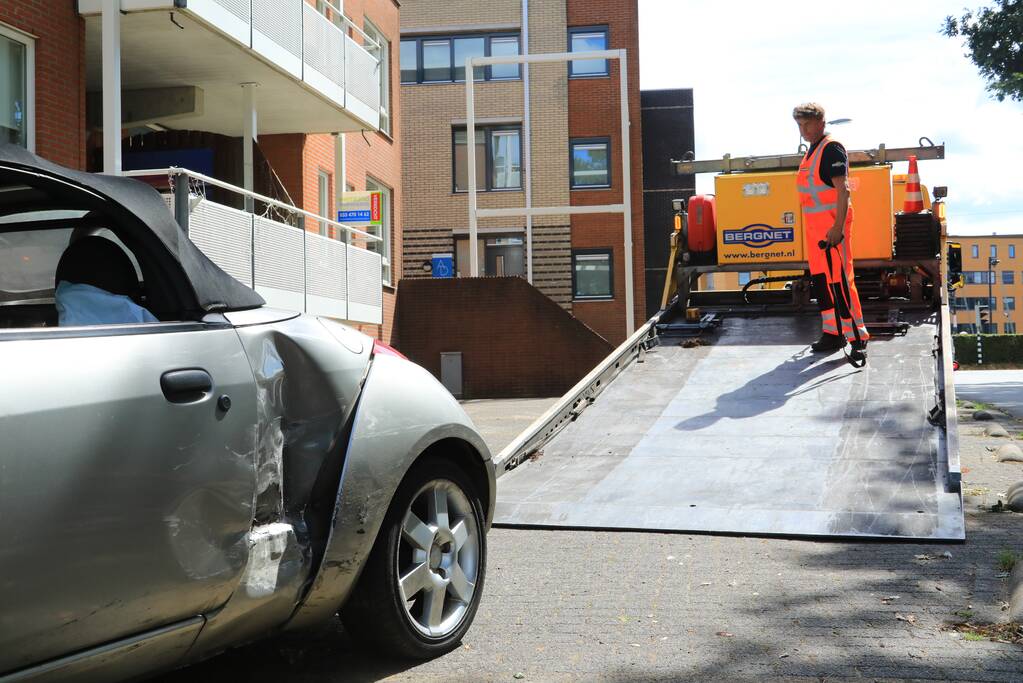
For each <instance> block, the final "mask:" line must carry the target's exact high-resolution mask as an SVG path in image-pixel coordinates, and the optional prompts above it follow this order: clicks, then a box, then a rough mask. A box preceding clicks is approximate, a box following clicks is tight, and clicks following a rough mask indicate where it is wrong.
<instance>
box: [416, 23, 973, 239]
mask: <svg viewBox="0 0 1023 683" xmlns="http://www.w3.org/2000/svg"><path fill="white" fill-rule="evenodd" d="M418 79H419V43H418V42H417V41H415V40H403V41H401V82H402V83H416V82H418ZM973 250H974V251H977V247H976V246H974V247H973ZM974 256H976V254H974Z"/></svg>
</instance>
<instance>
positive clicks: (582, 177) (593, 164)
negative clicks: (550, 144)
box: [569, 138, 611, 189]
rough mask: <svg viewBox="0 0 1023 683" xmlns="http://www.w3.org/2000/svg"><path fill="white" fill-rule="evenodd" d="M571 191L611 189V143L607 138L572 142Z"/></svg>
mask: <svg viewBox="0 0 1023 683" xmlns="http://www.w3.org/2000/svg"><path fill="white" fill-rule="evenodd" d="M569 147H570V150H571V159H570V163H571V170H572V180H571V182H572V189H578V188H586V187H611V141H610V140H609V139H608V138H587V139H583V140H572V141H571V143H570V145H569Z"/></svg>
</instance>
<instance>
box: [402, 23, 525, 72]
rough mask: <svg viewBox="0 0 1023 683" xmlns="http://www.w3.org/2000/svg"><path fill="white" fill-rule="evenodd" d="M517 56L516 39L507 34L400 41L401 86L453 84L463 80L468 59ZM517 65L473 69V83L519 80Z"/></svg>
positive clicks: (477, 34) (516, 35) (514, 35)
mask: <svg viewBox="0 0 1023 683" xmlns="http://www.w3.org/2000/svg"><path fill="white" fill-rule="evenodd" d="M517 54H519V36H518V34H511V33H498V34H492V33H474V34H469V35H462V36H427V37H424V38H406V39H405V40H402V41H401V82H402V83H457V82H460V81H464V80H465V60H466V59H468V58H469V57H506V56H510V55H517ZM519 77H520V76H519V65H518V64H495V65H494V66H490V67H482V66H477V67H474V69H473V79H474V80H477V81H484V80H486V81H491V80H494V81H496V80H508V79H517V78H519Z"/></svg>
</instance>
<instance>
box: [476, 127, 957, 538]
mask: <svg viewBox="0 0 1023 683" xmlns="http://www.w3.org/2000/svg"><path fill="white" fill-rule="evenodd" d="M944 153H945V149H944V145H934V144H933V143H931V142H930V141H929V140H927V139H926V138H921V139H920V141H919V144H918V145H917V146H915V147H904V148H886V147H885V146H884V145H879V146H878V147H877V148H875V149H870V150H854V151H850V152H849V153H848V154H849V162H850V172H849V177H850V191H851V198H852V202H853V206H854V207H855V211H856V218H855V222H854V224H853V228H852V230H853V236H854V237H853V240H852V242H853V253H854V257H855V277H856V283H857V287H858V289H859V292H860V298H861V302H862V306H863V310H864V317H865V321H866V324H867V327H868V330H869V331H870V334H871V341H870V344H869V352H868V362H867V364H866V366H865V367H863V368H855V367H851V366H850V365H849V364H847V363H846V359H845V358H844V357H843V355H842V353H840V352H836V353H834V354H831V355H828V356H821V355H815V354H813V353H812V352H811V351H810V349H809V343H810V342H811V341H813V340H815V339H816V338H817V336H818V334H819V333H820V315H819V313H818V310H819V309H818V306H817V305H816V302H814V301H813V299H812V298H811V289H810V287H809V286H808V283H809V277H808V275H807V272H806V269H807V265H806V259H805V256H804V249H805V248H806V247H805V245H804V240H803V234H802V224H803V220H802V214H801V211H800V208H799V201H798V197H797V191H796V187H795V176H796V169H797V168H798V166H799V162H800V160H801V158H802V154H789V155H777V156H765V157H738V158H732V157H731V156H727V155H726V156H725V157H723V158H721V159H712V160H707V161H694V160H692V157H691V155H688V158H687V159H684V160H681V161H677V162H673V163H674V165H675V170H676V172H677V173H679V174H690V173H715V174H716V176H715V179H714V180H715V195H716V196H715V197H714V198H709V197H699V198H698V199H691V200H690V201H689V203H688V206H686V205H685V204H684V203H683V202H682V201H681V200H677V203H676V207H675V208H676V210H677V215H676V220H675V229H674V230H673V231H672V232H671V234H670V239H671V245H672V249H671V259H670V263H669V264H668V276H667V278H666V282H665V287H664V297H663V301H662V304H663V308H662V310H661V311H660V312H658V313H657V314H656V315H655V316H653V317H652V318H651V319H650V320H648V321H647V322H646V324H644V325H643V326H641V327H640V328H639V329H638V330H636V332H635V334H633V335H632V336H631V337H630V338H629V339H627V340H626V341H625V342H624V343H622V344H621V345H620V346H619V347H618V348H616V349H615V350H614V351H613V352H612V353H611V354H610V355H609V356H608V357H607V358H605V359H604V360H603V362H601V363H600V364H599V365H598V366H597V367H595V368H594V369H593V370H592V371H591V372H590V373H589V374H588V375H587V376H586V377H584V378H583V379H582V380H580V381H579V382H578V383H577V384H576V385H575V386H574V387H573V388H572V389H571V390H570V391H569V392H568V393H566V394H565V395H564V396H563V397H561V398H560V399H559V400H558V401H557V402H556V403H555V404H554V405H553V406H552V407H551V408H550V409H549V410H548V411H547V412H546V413H545V414H544V415H542V416H541V417H540V418H539V419H537V420H536V421H535V422H534V423H533V424H532V425H531V426H530V427H529V428H527V429H526V430H525V431H524V432H523V433H522V434H520V435H519V436H518V437H517V438H516V439H515V440H514V441H513V442H512V443H511V444H509V445H508V446H507V447H506V448H505V449H504V450H503V451H502V452H501V453H499V454H498V456H497V458H496V464H497V467H498V471H499V473H500V478H499V480H498V502H497V510H496V517H495V524H496V525H498V526H512V527H544V528H589V529H620V530H650V531H675V532H705V533H723V534H743V535H765V536H784V537H810V538H880V539H903V540H919V541H928V542H931V541H949V542H957V541H962V540H964V539H965V527H964V521H963V507H962V494H961V468H960V464H959V444H958V437H957V431H956V430H957V415H956V403H955V390H954V386H953V382H952V368H953V365H952V364H953V359H952V343H951V337H950V331H951V327H950V315H949V303H948V302H949V292H950V287H952V286H954V284H955V283H956V282H958V281H960V280H961V278H960V275H959V273H960V271H961V254H960V252H959V246H958V245H957V244H954V243H948V241H947V239H946V238H947V227H946V226H947V223H946V213H945V204H944V197H945V195H946V194H947V192H946V191H945V188H935V189H934V193H933V201H932V199H931V192H930V191H929V190H928V189H927V188H926V187H925V188H923V194H924V198H925V207H926V208H925V209H924V210H923V211H922V212H919V213H906V212H903V211H896V210H895V207H902V199H903V195H904V193H905V177H904V176H900V175H893V169H894V164H896V163H899V162H903V161H906V160H908V159H909V158H910V156H911V155H913V156H915V157H916V158H917V159H918V160H921V161H924V160H937V159H943V158H944ZM694 206H699V207H700V208H701V209H706V208H707V207H711V206H713V207H715V209H714V213H715V216H714V220H713V221H710V220H708V219H707V217H706V216H700V217H699V220H695V221H694V220H693V219H694V218H695V217H694V216H693V215H691V214H692V209H693V208H694ZM687 208H688V209H689V210H688V211H687V210H686V209H687ZM708 229H710V233H709V234H708ZM737 234H739V236H738V237H736V235H737ZM728 272H746V273H759V274H760V275H758V276H757V277H752V275H751V277H750V280H749V282H747V283H746V284H745V285H744V286H743V287H742V288H741V289H732V290H722V289H707V288H701V282H704V281H705V280H706V277H707V276H708V275H712V274H716V273H728Z"/></svg>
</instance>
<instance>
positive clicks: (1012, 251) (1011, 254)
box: [1009, 244, 1016, 258]
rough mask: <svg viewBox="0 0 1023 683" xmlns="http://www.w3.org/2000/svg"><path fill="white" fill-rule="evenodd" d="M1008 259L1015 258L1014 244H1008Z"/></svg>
mask: <svg viewBox="0 0 1023 683" xmlns="http://www.w3.org/2000/svg"><path fill="white" fill-rule="evenodd" d="M1009 258H1016V245H1015V244H1010V245H1009Z"/></svg>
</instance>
